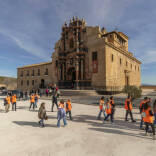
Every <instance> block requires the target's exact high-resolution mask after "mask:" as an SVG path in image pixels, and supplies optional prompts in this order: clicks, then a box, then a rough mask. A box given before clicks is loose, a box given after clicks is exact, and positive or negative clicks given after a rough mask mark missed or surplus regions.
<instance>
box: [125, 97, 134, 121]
mask: <svg viewBox="0 0 156 156" xmlns="http://www.w3.org/2000/svg"><path fill="white" fill-rule="evenodd" d="M125 109H126V116H125V121H128V119H127V118H128V114H130V117H131V121H132V122H136V121H135V120H134V119H133V114H132V109H133V106H132V98H131V96H128V97H127V99H126V100H125Z"/></svg>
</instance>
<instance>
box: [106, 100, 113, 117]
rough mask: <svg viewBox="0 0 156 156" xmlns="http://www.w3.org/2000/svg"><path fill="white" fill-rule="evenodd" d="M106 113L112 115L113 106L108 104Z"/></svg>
mask: <svg viewBox="0 0 156 156" xmlns="http://www.w3.org/2000/svg"><path fill="white" fill-rule="evenodd" d="M106 113H107V114H111V113H112V106H111V104H110V103H109V102H108V103H107V104H106Z"/></svg>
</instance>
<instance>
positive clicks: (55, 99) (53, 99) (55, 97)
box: [51, 84, 58, 112]
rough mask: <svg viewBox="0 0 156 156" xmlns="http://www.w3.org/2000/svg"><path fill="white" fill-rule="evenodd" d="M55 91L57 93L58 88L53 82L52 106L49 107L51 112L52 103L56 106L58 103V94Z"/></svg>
mask: <svg viewBox="0 0 156 156" xmlns="http://www.w3.org/2000/svg"><path fill="white" fill-rule="evenodd" d="M57 93H58V89H57V87H56V84H55V85H54V87H53V89H52V107H51V111H52V112H53V111H54V105H56V107H57V108H58V103H57V98H58V94H57Z"/></svg>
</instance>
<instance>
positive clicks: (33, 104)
mask: <svg viewBox="0 0 156 156" xmlns="http://www.w3.org/2000/svg"><path fill="white" fill-rule="evenodd" d="M31 106H33V110H34V109H35V96H34V94H32V95H31V96H30V107H29V110H30V109H31Z"/></svg>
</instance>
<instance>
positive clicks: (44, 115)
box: [38, 103, 48, 127]
mask: <svg viewBox="0 0 156 156" xmlns="http://www.w3.org/2000/svg"><path fill="white" fill-rule="evenodd" d="M38 118H39V119H40V121H39V122H38V123H39V125H40V126H41V127H45V125H44V120H48V116H47V113H46V109H45V103H41V106H40V108H39V111H38Z"/></svg>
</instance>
